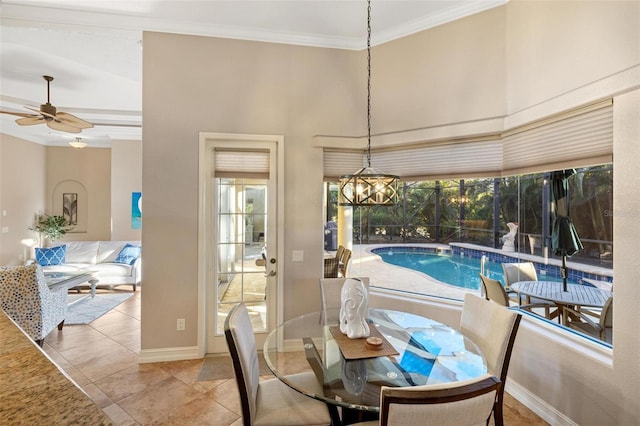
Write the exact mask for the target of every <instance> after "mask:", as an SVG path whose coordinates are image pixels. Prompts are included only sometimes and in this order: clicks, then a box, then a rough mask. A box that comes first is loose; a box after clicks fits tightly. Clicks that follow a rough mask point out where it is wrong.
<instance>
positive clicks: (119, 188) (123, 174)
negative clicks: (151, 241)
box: [111, 140, 142, 241]
mask: <svg viewBox="0 0 640 426" xmlns="http://www.w3.org/2000/svg"><path fill="white" fill-rule="evenodd" d="M132 192H142V141H131V140H126V141H120V140H118V141H112V142H111V239H112V240H118V241H138V240H140V239H141V235H142V231H141V230H140V229H131V193H132Z"/></svg>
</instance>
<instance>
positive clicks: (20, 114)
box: [0, 111, 36, 117]
mask: <svg viewBox="0 0 640 426" xmlns="http://www.w3.org/2000/svg"><path fill="white" fill-rule="evenodd" d="M0 114H11V115H17V116H18V117H36V116H35V115H33V114H29V113H27V112H16V111H0Z"/></svg>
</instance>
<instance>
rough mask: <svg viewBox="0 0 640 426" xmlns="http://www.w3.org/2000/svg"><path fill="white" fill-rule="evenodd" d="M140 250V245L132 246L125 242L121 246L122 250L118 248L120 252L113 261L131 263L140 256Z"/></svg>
mask: <svg viewBox="0 0 640 426" xmlns="http://www.w3.org/2000/svg"><path fill="white" fill-rule="evenodd" d="M141 252H142V248H141V247H140V246H134V245H132V244H129V243H127V244H125V246H124V247H123V248H122V250H120V253H118V257H116V260H115V263H124V264H127V265H133V264H134V263H135V261H136V260H138V258H139V257H140V253H141Z"/></svg>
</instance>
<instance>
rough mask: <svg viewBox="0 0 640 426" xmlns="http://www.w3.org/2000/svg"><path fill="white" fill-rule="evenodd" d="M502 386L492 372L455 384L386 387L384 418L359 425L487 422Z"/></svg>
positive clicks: (430, 425) (382, 402) (382, 396)
mask: <svg viewBox="0 0 640 426" xmlns="http://www.w3.org/2000/svg"><path fill="white" fill-rule="evenodd" d="M499 389H500V380H498V378H497V377H495V376H493V375H491V374H486V375H484V376H481V377H479V378H475V379H471V380H465V381H460V382H454V383H438V384H435V385H422V386H411V387H388V386H382V388H381V390H380V419H379V420H377V421H369V422H363V423H356V425H357V426H374V425H381V426H414V425H420V426H460V425H464V426H473V425H478V426H480V425H487V424H488V420H489V418H490V417H491V410H492V409H493V406H494V403H495V401H496V397H497V395H498V392H499ZM356 425H353V426H356Z"/></svg>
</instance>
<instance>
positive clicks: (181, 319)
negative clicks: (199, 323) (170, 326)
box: [176, 318, 185, 331]
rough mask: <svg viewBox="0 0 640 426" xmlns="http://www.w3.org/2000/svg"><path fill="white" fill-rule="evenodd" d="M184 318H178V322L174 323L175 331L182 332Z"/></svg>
mask: <svg viewBox="0 0 640 426" xmlns="http://www.w3.org/2000/svg"><path fill="white" fill-rule="evenodd" d="M184 326H185V325H184V318H178V320H177V321H176V330H177V331H184Z"/></svg>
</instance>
